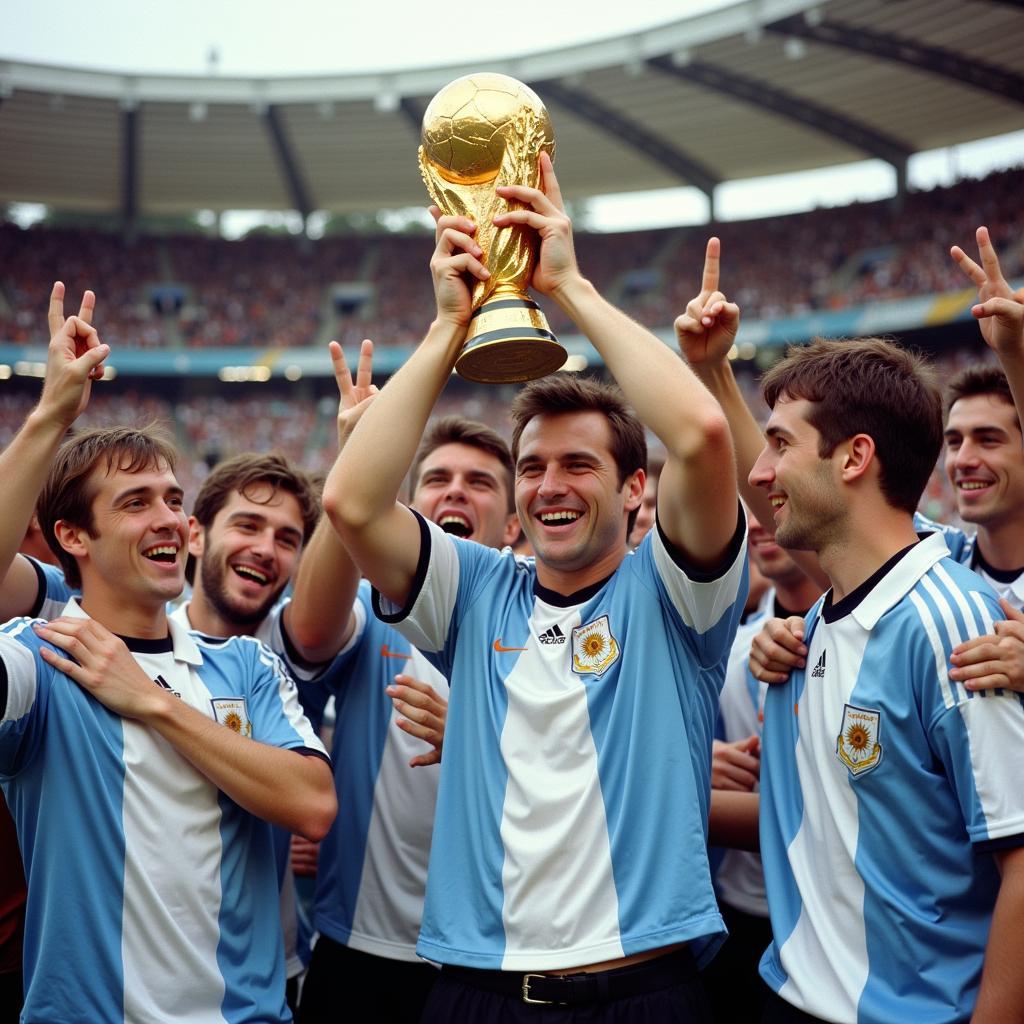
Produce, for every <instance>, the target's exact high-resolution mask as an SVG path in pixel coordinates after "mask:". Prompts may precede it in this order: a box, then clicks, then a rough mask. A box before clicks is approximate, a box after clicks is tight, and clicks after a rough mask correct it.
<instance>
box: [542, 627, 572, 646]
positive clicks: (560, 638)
mask: <svg viewBox="0 0 1024 1024" xmlns="http://www.w3.org/2000/svg"><path fill="white" fill-rule="evenodd" d="M537 639H538V640H539V641H540V642H541V643H542V644H564V643H565V634H564V633H563V632H562V631H561V630H560V629H559V628H558V626H557V625H555V626H552V627H551V628H550V629H545V630H544V632H543V633H541V635H540V636H539V637H537Z"/></svg>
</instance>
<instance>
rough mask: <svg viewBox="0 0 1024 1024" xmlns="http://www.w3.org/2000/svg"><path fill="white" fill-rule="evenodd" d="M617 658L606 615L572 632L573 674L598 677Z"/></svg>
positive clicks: (616, 650)
mask: <svg viewBox="0 0 1024 1024" xmlns="http://www.w3.org/2000/svg"><path fill="white" fill-rule="evenodd" d="M618 656H619V645H618V643H616V640H615V637H614V636H612V632H611V629H610V628H609V625H608V616H607V615H602V616H601V618H599V619H595V620H594V621H593V622H588V623H586V624H585V625H582V626H580V627H579V628H577V629H574V630H573V631H572V667H573V671H574V672H579V673H585V674H593V675H600V674H601V673H602V672H604V671H605V669H607V668H608V667H609V666H611V665H612V664H614V662H615V660H616V659H617V658H618Z"/></svg>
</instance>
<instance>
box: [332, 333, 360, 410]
mask: <svg viewBox="0 0 1024 1024" xmlns="http://www.w3.org/2000/svg"><path fill="white" fill-rule="evenodd" d="M327 349H328V351H329V352H330V353H331V366H332V367H333V368H334V380H335V382H336V383H337V385H338V393H339V394H340V395H341V397H342V399H343V400H344V403H345V404H346V405H349V404H354V402H352V401H351V399H352V374H351V373H349V369H348V363H346V362H345V353H344V352H343V351H342V349H341V346H340V345H339V344H338V343H337V342H336V341H332V342H331V343H330V344H329V345H328V346H327Z"/></svg>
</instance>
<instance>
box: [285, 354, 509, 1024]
mask: <svg viewBox="0 0 1024 1024" xmlns="http://www.w3.org/2000/svg"><path fill="white" fill-rule="evenodd" d="M338 355H339V357H340V353H338ZM346 372H347V371H346ZM361 376H362V379H361V380H359V379H357V384H356V386H355V388H354V389H353V394H352V396H351V398H350V399H348V405H349V407H350V408H349V412H348V414H347V415H346V417H345V418H346V422H345V423H344V424H343V427H342V432H343V434H344V435H345V436H347V434H348V432H349V431H350V429H351V425H352V423H354V422H355V421H356V420H357V419H358V417H359V416H360V415H362V413H363V411H364V410H365V409H366V407H367V406H368V405H369V403H370V401H371V400H372V398H373V391H374V390H375V389H372V388H371V387H370V383H369V368H368V367H367V368H366V371H365V373H363V374H362V375H361ZM409 479H410V492H411V493H410V497H411V505H412V507H413V508H414V509H416V510H417V512H419V513H420V514H421V515H422V516H424V517H425V518H426V519H428V520H430V521H431V522H433V523H436V524H437V525H438V527H440V529H442V530H443V531H445V533H447V534H450V535H452V536H455V537H460V538H462V539H464V540H471V541H474V542H476V543H478V544H481V545H485V546H487V547H491V548H496V549H497V548H501V547H504V546H505V545H508V544H510V543H511V542H512V541H513V540H514V539H515V537H516V536H517V535H518V533H519V522H518V520H517V518H516V515H515V512H514V510H513V468H512V458H511V456H510V455H509V451H508V447H507V445H506V444H505V443H504V442H503V441H502V440H501V438H500V437H499V436H498V435H497V434H496V433H495V432H494V431H493V430H491V429H490V428H489V427H486V426H484V425H483V424H482V423H475V422H473V421H471V420H466V419H463V418H462V417H459V416H446V417H444V418H442V419H439V420H437V421H435V422H434V423H432V424H430V425H429V426H428V427H427V430H426V433H425V434H424V436H423V439H422V441H421V442H420V445H419V448H418V450H417V452H416V457H415V461H414V463H413V467H412V471H411V472H410V475H409ZM347 571H348V573H349V574H350V575H351V578H352V579H355V580H358V569H356V567H355V565H353V564H351V563H350V566H349V568H348V570H347ZM306 572H307V570H306V568H305V567H303V568H301V569H300V571H299V584H300V585H301V584H302V582H303V576H304V574H305V573H306ZM339 582H344V581H339ZM328 628H329V623H328V622H327V621H326V620H324V619H323V617H322V616H313V615H309V614H306V615H302V616H301V617H297V618H296V629H297V630H298V631H299V632H300V633H301V634H302V635H303V636H304V637H306V638H307V639H309V640H316V639H318V637H319V634H320V633H324V632H325V631H327V630H328ZM349 629H350V637H349V638H348V640H347V642H346V644H345V647H344V648H343V650H342V652H341V654H340V655H339V657H338V659H337V661H336V663H335V665H334V667H333V668H332V669H331V671H330V672H329V673H328V675H327V676H326V677H325V678H324V680H323V683H324V690H325V692H329V693H332V694H333V695H334V696H335V701H336V705H335V707H336V723H335V726H334V739H333V746H332V756H333V757H334V761H335V785H336V787H337V794H338V802H339V804H340V805H341V806H344V807H346V808H348V813H347V814H346V815H345V816H344V819H343V820H339V821H338V822H337V823H336V825H335V827H333V828H332V829H331V831H330V833H329V835H328V836H327V838H326V839H325V840H324V842H323V844H322V846H321V851H320V858H319V866H318V870H317V886H316V900H315V910H314V922H313V923H314V926H315V928H316V930H317V931H318V932H319V938H318V940H317V943H316V946H315V947H314V949H313V956H312V960H311V962H310V967H309V971H308V973H307V976H306V979H305V983H304V985H303V992H302V1005H301V1008H300V1015H299V1019H300V1021H301V1022H302V1024H319V1022H327V1021H335V1020H336V1019H337V1016H338V1005H339V1000H341V999H343V998H344V993H346V992H348V991H350V990H351V988H352V987H353V986H359V987H361V988H366V989H369V990H371V991H373V992H374V993H375V995H374V1009H375V1012H376V1013H377V1014H378V1015H379V1016H380V1018H381V1019H382V1020H384V1019H386V1020H389V1021H395V1022H396V1024H397V1022H406V1021H408V1022H409V1024H416V1022H418V1021H419V1019H420V1016H421V1014H422V1012H423V1006H424V1003H425V1000H426V998H427V995H428V993H429V991H430V989H431V987H432V986H433V984H434V981H435V980H436V977H437V970H436V968H434V967H433V966H431V965H429V964H425V963H424V962H423V960H422V959H420V958H419V957H418V956H417V955H416V939H417V936H418V934H419V929H420V921H421V919H422V916H423V895H424V891H425V889H426V881H427V862H428V858H429V855H430V840H431V832H432V830H433V824H434V807H435V803H436V799H437V785H438V778H439V775H440V765H439V761H440V755H441V751H440V746H439V743H440V737H441V735H443V730H444V718H445V714H446V711H447V696H448V680H447V679H446V677H445V676H444V675H442V674H441V673H440V672H439V671H438V669H437V668H436V667H434V665H432V664H431V663H430V662H429V661H427V660H426V658H425V657H424V656H423V655H422V654H421V653H420V652H419V651H418V650H417V649H416V648H415V647H413V646H412V645H411V644H410V643H409V642H408V641H407V640H406V639H405V637H403V636H402V635H401V634H400V633H398V632H397V631H396V630H395V629H394V628H392V627H391V626H389V625H386V624H385V623H383V622H380V621H378V620H377V619H376V618H375V617H374V615H373V609H372V605H371V595H370V587H369V584H368V583H364V584H363V585H362V586H360V588H359V593H358V597H357V600H356V601H355V603H354V605H353V606H352V611H351V622H350V625H349ZM413 702H415V703H413ZM403 715H404V716H406V717H404V718H403V717H401V716H403ZM396 726H397V728H396Z"/></svg>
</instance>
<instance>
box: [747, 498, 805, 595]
mask: <svg viewBox="0 0 1024 1024" xmlns="http://www.w3.org/2000/svg"><path fill="white" fill-rule="evenodd" d="M747 547H748V549H749V551H750V557H751V558H752V559H753V561H754V564H755V565H756V566H757V568H758V570H759V571H760V573H761V575H762V576H764V578H765V579H766V580H770V581H771V582H772V583H774V584H783V585H794V584H797V583H800V582H802V580H803V579H804V573H803V570H802V569H801V568H800V567H799V566H798V565H797V564H796V562H794V561H793V558H792V556H791V555H790V554H789V553H788V552H786V551H785V550H783V549H782V548H780V547H779V545H778V544H777V543H776V542H775V539H774V538H773V537H772V535H771V533H770V532H769V531H768V530H766V529H765V528H764V527H763V526H762V525H761V524H760V522H758V520H757V517H756V516H755V515H754V514H753V512H748V513H747Z"/></svg>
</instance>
